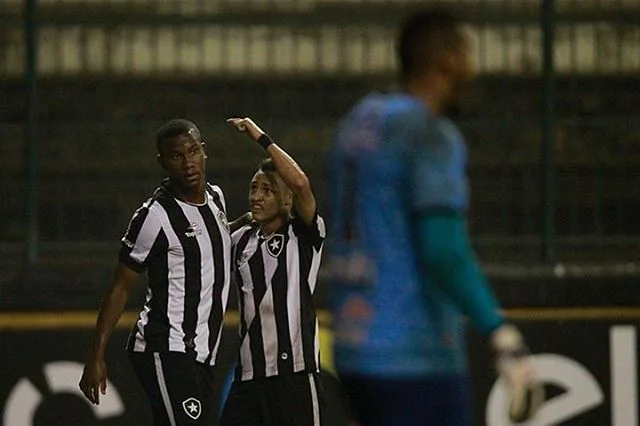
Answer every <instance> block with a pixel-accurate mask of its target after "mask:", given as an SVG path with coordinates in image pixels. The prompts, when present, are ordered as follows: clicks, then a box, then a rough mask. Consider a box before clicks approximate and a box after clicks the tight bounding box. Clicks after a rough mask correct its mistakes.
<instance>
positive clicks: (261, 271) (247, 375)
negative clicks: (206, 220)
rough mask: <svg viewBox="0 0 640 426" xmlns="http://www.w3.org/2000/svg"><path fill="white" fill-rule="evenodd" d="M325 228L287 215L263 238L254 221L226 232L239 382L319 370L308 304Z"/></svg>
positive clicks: (318, 218) (318, 222) (315, 323)
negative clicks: (234, 288)
mask: <svg viewBox="0 0 640 426" xmlns="http://www.w3.org/2000/svg"><path fill="white" fill-rule="evenodd" d="M325 237H326V231H325V226H324V220H323V219H322V217H321V216H319V215H318V214H316V215H315V217H314V219H313V221H312V223H311V225H306V224H305V223H303V222H302V221H301V220H299V219H297V218H293V219H291V220H289V221H288V222H287V223H286V224H285V225H284V226H283V227H282V228H281V229H279V230H277V231H276V232H274V233H273V234H272V235H270V236H269V237H268V238H266V239H264V238H261V237H260V236H259V233H258V228H257V227H256V226H255V225H247V226H245V227H243V228H240V229H238V230H237V231H236V232H234V234H233V236H232V244H233V259H232V262H233V266H234V271H235V281H236V284H237V288H238V303H239V309H240V326H239V333H240V339H241V340H240V357H239V365H238V369H237V371H236V376H237V377H238V378H239V379H240V380H251V379H255V378H260V377H270V376H275V375H286V374H293V373H297V372H300V371H307V372H310V373H311V372H317V371H319V368H320V366H319V357H320V355H319V354H320V349H319V336H318V330H319V327H318V320H317V316H316V310H315V306H314V304H313V293H314V290H315V286H316V282H317V277H318V269H319V266H320V261H321V256H322V247H323V244H324V239H325Z"/></svg>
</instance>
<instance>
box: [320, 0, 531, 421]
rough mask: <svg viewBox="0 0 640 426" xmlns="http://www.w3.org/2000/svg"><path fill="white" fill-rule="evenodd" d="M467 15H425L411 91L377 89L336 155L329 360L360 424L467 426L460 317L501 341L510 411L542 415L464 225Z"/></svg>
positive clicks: (414, 51) (343, 129)
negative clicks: (459, 112) (461, 121)
mask: <svg viewBox="0 0 640 426" xmlns="http://www.w3.org/2000/svg"><path fill="white" fill-rule="evenodd" d="M464 29H465V28H464V26H463V24H462V22H461V21H460V20H459V19H457V18H456V17H455V16H454V15H452V14H450V13H448V12H446V11H440V10H433V11H427V12H422V13H417V14H415V15H413V16H411V17H409V19H408V20H407V21H405V24H404V26H403V28H402V31H401V34H400V37H399V40H398V45H397V47H398V53H399V55H398V56H399V58H398V59H399V64H400V68H401V77H402V81H401V83H402V85H403V88H404V90H403V91H402V92H398V93H388V94H381V93H372V94H370V95H368V96H366V97H365V98H364V99H363V100H361V101H360V102H359V103H358V104H357V105H356V106H355V107H354V108H353V109H352V110H351V111H350V112H349V113H348V114H347V115H346V117H345V118H344V120H343V121H342V122H341V124H340V126H339V128H338V131H337V135H336V139H335V143H334V145H333V147H332V150H331V153H330V156H329V167H330V169H329V178H330V185H329V187H330V189H331V204H330V205H331V207H332V210H331V218H332V221H331V229H332V230H333V234H332V238H331V245H330V247H331V254H332V256H331V265H332V266H331V269H332V277H333V278H332V285H331V289H332V297H331V298H332V304H333V312H334V330H335V341H334V346H335V354H334V361H335V365H336V369H337V371H338V373H339V376H340V378H341V379H342V382H343V384H344V386H345V388H346V390H347V393H348V394H349V395H350V397H351V402H352V406H353V407H354V411H355V413H354V415H355V418H356V420H357V421H358V423H359V424H360V425H363V426H372V425H373V426H389V425H402V426H425V425H437V426H443V425H446V426H469V425H471V424H472V422H473V420H472V414H473V410H472V408H471V394H470V389H469V387H470V386H469V372H468V368H467V361H466V354H465V338H464V334H463V322H462V315H461V314H466V316H467V317H468V318H469V319H470V321H471V323H472V324H473V325H474V326H475V327H476V329H477V330H479V331H480V332H481V333H483V334H484V335H485V336H486V337H487V339H488V341H490V342H491V344H492V347H493V349H495V351H496V356H497V358H496V359H497V361H498V366H499V372H500V373H501V374H503V375H504V377H505V378H506V379H507V382H508V384H509V386H510V388H509V389H510V391H511V395H512V400H511V404H510V407H511V409H510V413H509V414H510V416H511V419H512V420H515V421H521V420H523V419H526V418H528V417H529V416H530V415H532V414H533V413H534V412H535V405H536V404H535V403H533V402H534V401H532V399H531V397H532V396H533V394H534V393H535V394H536V395H539V392H531V391H532V390H539V389H540V388H538V387H535V386H530V385H531V384H532V383H533V382H532V381H531V380H532V377H533V376H532V374H533V369H532V364H531V358H530V357H529V356H527V351H526V347H525V345H524V341H523V338H522V336H521V334H520V333H519V332H518V330H517V329H516V328H515V327H514V326H513V325H510V324H507V323H506V322H505V319H504V318H503V317H502V315H501V313H500V309H499V305H498V302H497V300H496V298H495V296H494V294H493V292H492V291H491V289H490V287H489V285H488V284H487V282H486V279H485V277H484V276H483V274H482V272H481V269H480V267H479V265H478V263H477V261H476V259H475V255H474V252H473V249H472V246H471V243H470V241H469V236H468V232H467V228H466V219H465V215H466V212H467V209H468V204H469V200H468V188H467V177H466V156H467V154H466V147H465V142H464V139H463V136H462V134H461V133H460V131H459V130H458V128H457V127H456V125H455V124H454V123H453V121H451V120H450V119H449V118H448V115H449V112H450V111H451V110H452V109H454V108H455V107H456V106H458V105H457V103H458V101H459V96H460V94H461V90H460V89H461V88H463V87H464V86H465V85H466V83H467V82H469V81H470V80H471V78H472V77H473V75H474V69H473V66H472V63H471V62H472V61H471V50H470V45H469V40H468V36H467V34H466V32H465V31H464Z"/></svg>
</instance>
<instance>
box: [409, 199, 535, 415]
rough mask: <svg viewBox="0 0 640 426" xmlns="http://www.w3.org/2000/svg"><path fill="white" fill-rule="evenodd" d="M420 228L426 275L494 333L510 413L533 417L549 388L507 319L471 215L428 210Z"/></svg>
mask: <svg viewBox="0 0 640 426" xmlns="http://www.w3.org/2000/svg"><path fill="white" fill-rule="evenodd" d="M417 234H418V244H419V246H420V247H419V249H420V258H421V260H422V262H421V263H422V266H423V268H424V273H425V277H428V279H429V280H430V281H433V282H434V283H435V284H436V286H437V287H438V288H440V289H441V290H442V291H443V292H444V293H445V294H446V295H448V296H449V297H450V298H451V299H452V300H453V301H454V302H455V303H456V304H457V305H458V307H459V308H460V310H461V311H462V312H463V313H464V314H466V315H467V316H468V317H469V318H470V320H471V322H472V324H473V325H474V326H475V327H476V328H477V329H478V330H479V331H480V332H481V333H483V334H484V335H486V336H488V337H489V338H490V342H491V347H492V349H493V351H494V353H495V357H496V368H497V371H498V373H499V374H500V376H501V377H502V378H504V379H505V380H506V382H507V387H508V389H509V392H510V402H509V413H508V414H509V418H510V419H511V420H512V421H516V422H520V421H523V420H527V419H530V418H531V417H533V416H534V415H535V413H536V411H537V409H538V407H539V405H540V404H541V402H542V400H543V398H544V394H543V390H542V387H541V386H540V385H539V384H537V383H535V381H534V377H533V373H534V371H533V364H532V362H531V357H530V356H529V351H528V349H527V346H526V344H525V342H524V339H523V337H522V335H521V334H520V332H519V331H518V329H517V328H516V327H514V326H513V325H511V324H508V323H506V322H505V319H504V318H503V316H502V314H501V313H500V310H499V304H498V301H497V300H496V298H495V296H494V294H493V291H492V290H491V288H490V287H489V285H488V283H487V280H486V278H485V277H484V274H483V273H482V271H481V270H480V267H479V264H478V262H477V261H476V259H475V255H474V251H473V248H472V247H471V244H470V242H469V236H468V232H467V228H466V222H465V218H464V217H463V216H462V215H460V214H457V213H454V212H453V211H452V212H447V213H442V214H437V215H434V214H428V215H422V216H421V217H419V218H418V220H417ZM423 281H424V282H426V280H423ZM425 291H428V289H426V288H425Z"/></svg>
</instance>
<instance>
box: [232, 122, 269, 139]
mask: <svg viewBox="0 0 640 426" xmlns="http://www.w3.org/2000/svg"><path fill="white" fill-rule="evenodd" d="M227 123H231V124H233V125H234V126H235V127H236V129H238V130H239V131H241V132H246V133H248V134H249V136H251V138H252V139H253V140H255V141H257V140H258V139H260V137H261V136H262V135H264V134H265V132H264V131H263V130H262V129H261V128H260V127H258V125H257V124H256V123H254V122H253V120H252V119H250V118H249V117H245V118H229V119H227Z"/></svg>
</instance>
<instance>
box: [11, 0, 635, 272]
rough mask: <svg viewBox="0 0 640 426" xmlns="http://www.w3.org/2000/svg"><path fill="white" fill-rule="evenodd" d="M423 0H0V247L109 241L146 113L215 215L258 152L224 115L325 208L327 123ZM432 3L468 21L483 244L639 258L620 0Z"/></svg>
mask: <svg viewBox="0 0 640 426" xmlns="http://www.w3.org/2000/svg"><path fill="white" fill-rule="evenodd" d="M427 3H428V2H416V1H413V2H409V1H392V2H380V1H373V0H371V1H367V0H361V1H358V0H262V1H259V0H217V1H213V0H207V1H205V0H180V1H177V0H176V1H169V0H119V1H115V0H114V1H107V0H76V1H73V0H40V1H36V0H27V1H21V0H0V23H1V25H0V51H1V52H2V54H1V55H0V106H1V108H0V199H1V200H2V203H0V217H1V218H2V220H1V221H0V250H4V252H3V253H5V254H6V253H9V252H11V253H13V254H14V255H16V256H17V255H21V254H22V253H25V252H29V254H30V256H32V257H33V258H35V257H36V256H37V255H38V252H43V251H46V250H47V248H50V251H49V254H51V253H58V254H59V256H60V257H61V258H66V257H67V255H66V254H60V253H63V248H65V250H67V251H66V252H64V253H68V252H69V250H71V249H70V248H73V247H76V248H77V247H84V248H83V249H78V250H79V251H80V252H82V253H86V252H84V251H83V250H85V248H86V247H94V248H96V249H97V248H104V247H106V249H105V250H107V249H108V252H109V254H110V255H112V253H113V248H114V246H117V239H118V238H119V236H120V235H121V234H122V232H123V231H124V228H125V227H126V224H127V221H128V220H129V217H130V215H131V213H132V212H133V211H134V209H135V208H136V207H137V206H138V205H139V204H140V203H141V202H142V201H143V200H144V198H146V197H147V196H148V195H149V194H150V193H151V191H152V189H153V188H154V185H155V184H156V182H157V180H158V178H159V177H160V171H159V170H158V167H157V164H156V162H155V159H154V156H155V154H154V143H153V135H154V132H155V129H156V128H157V127H158V125H160V124H161V123H162V122H163V121H164V120H166V119H168V118H172V117H177V116H184V117H187V118H189V119H191V120H193V121H195V122H196V123H197V124H198V125H199V126H200V127H201V128H202V130H203V133H204V135H205V137H206V139H207V141H208V143H209V150H210V154H212V155H210V162H209V169H210V170H209V171H210V174H211V178H212V180H214V181H216V183H218V184H220V185H221V186H222V187H223V189H224V190H225V192H226V194H227V199H228V203H229V205H230V212H231V214H232V215H233V214H239V213H241V212H242V211H243V210H244V208H245V204H246V196H245V194H246V186H247V181H248V179H249V176H250V175H251V172H252V170H253V168H254V166H255V165H256V164H257V162H258V161H259V159H260V152H257V151H256V150H255V149H252V148H254V147H251V146H246V145H247V144H246V143H243V141H242V140H240V139H238V138H237V136H235V135H233V133H232V132H230V131H229V129H227V128H226V127H225V125H224V119H225V118H227V117H229V116H232V115H238V114H241V115H252V116H254V117H255V118H256V119H257V120H258V121H260V122H261V123H263V124H264V125H265V126H266V127H267V128H268V129H270V132H271V133H272V134H273V135H274V136H275V137H276V138H278V140H279V141H282V143H283V145H284V146H286V147H287V149H290V151H291V152H292V153H293V154H294V156H295V157H296V158H297V159H298V160H299V162H300V163H301V164H302V165H303V167H304V168H305V169H306V170H307V171H308V172H309V174H310V175H311V178H312V181H313V184H314V187H315V189H316V192H317V193H318V198H319V201H320V205H321V206H326V204H325V203H326V191H327V188H326V187H325V182H324V169H323V156H324V153H325V151H326V148H327V147H328V145H329V144H330V141H331V137H332V132H333V129H334V127H335V124H336V121H337V120H338V119H339V118H340V116H341V115H342V114H343V113H344V112H345V111H346V109H347V108H348V107H349V105H351V104H352V103H353V102H355V101H356V99H357V98H358V97H359V96H361V95H363V94H364V93H366V92H367V91H369V90H373V89H378V90H385V89H388V88H390V87H391V86H392V83H393V77H394V69H395V58H394V51H393V34H394V31H395V30H396V26H397V23H398V21H399V20H400V18H401V17H402V16H403V14H404V13H406V12H407V11H410V10H412V9H413V8H415V7H416V6H419V5H424V4H427ZM448 3H450V4H451V6H452V7H458V8H460V9H461V10H463V11H465V12H466V14H467V15H468V16H469V17H470V18H471V20H472V33H473V35H474V41H475V47H476V49H475V51H476V60H477V63H478V65H479V68H480V71H481V74H480V78H479V80H478V83H477V87H476V89H475V91H474V93H473V94H472V96H471V97H470V101H469V105H468V108H467V109H466V110H465V111H464V112H463V115H462V118H461V124H462V127H463V130H464V132H465V134H466V136H467V138H468V141H469V145H470V155H471V164H470V170H469V173H470V179H471V186H472V194H473V202H472V205H473V211H472V214H471V215H470V223H471V226H472V230H473V235H474V237H475V241H476V243H477V244H478V245H480V246H481V247H482V253H483V254H486V255H487V256H491V255H492V254H495V256H496V258H500V259H506V260H509V259H525V258H529V259H531V258H532V256H533V257H537V256H538V253H540V249H541V248H543V246H544V245H545V244H546V245H547V249H549V248H554V249H555V250H554V251H552V252H550V253H549V252H548V253H547V254H548V256H549V257H553V258H556V259H580V260H588V261H591V262H597V261H598V260H604V259H615V260H632V259H637V258H638V255H639V254H640V252H639V248H638V247H640V244H638V242H639V241H640V220H638V218H639V217H640V90H638V88H640V5H639V4H638V2H637V0H617V1H616V0H610V1H604V0H599V1H598V0H565V1H561V0H557V1H555V2H553V1H549V0H545V1H544V2H543V1H537V0H535V1H534V0H528V1H525V0H520V1H516V0H495V1H494V0H484V1H482V0H481V1H472V0H459V1H458V0H450V1H449V2H448ZM541 4H545V5H548V6H551V8H548V9H546V11H545V9H544V8H543V7H541ZM545 13H546V15H544V14H545ZM543 16H546V18H544V19H543ZM550 37H551V38H550ZM545 46H547V48H548V49H549V50H547V51H545ZM545 52H546V53H548V54H547V55H545ZM545 58H546V62H545ZM549 58H551V59H553V61H549ZM545 146H546V147H547V148H551V149H547V150H546V151H545V149H544V147H545ZM545 153H546V156H545V155H543V154H545ZM545 178H546V179H547V180H546V182H547V184H546V185H545V184H544V182H545V180H544V179H545ZM545 219H546V220H545ZM25 242H27V243H28V244H27V245H26V247H27V248H28V250H26V251H25V245H24V243H25ZM16 253H17V254H16ZM96 253H98V254H95V255H91V256H94V257H100V254H99V250H98V251H97V252H96ZM84 256H85V257H86V256H88V255H86V254H84ZM4 257H6V256H4ZM85 260H86V259H85ZM109 260H111V257H109Z"/></svg>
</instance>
